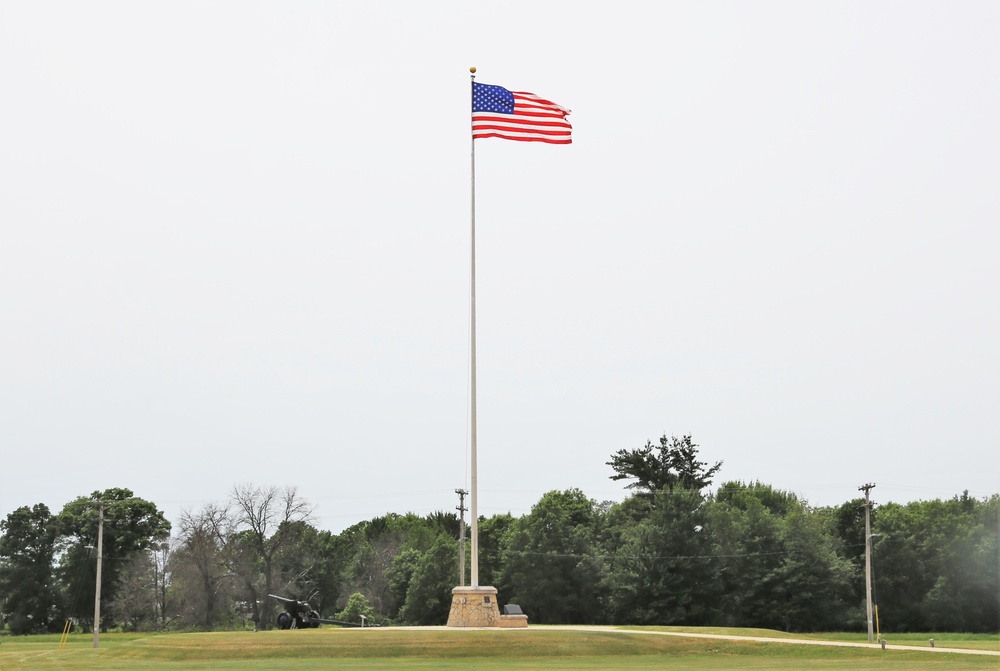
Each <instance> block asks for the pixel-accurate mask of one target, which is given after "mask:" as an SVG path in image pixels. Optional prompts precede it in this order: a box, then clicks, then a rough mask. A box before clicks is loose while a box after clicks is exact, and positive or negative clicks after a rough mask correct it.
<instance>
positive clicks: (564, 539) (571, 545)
mask: <svg viewBox="0 0 1000 671" xmlns="http://www.w3.org/2000/svg"><path fill="white" fill-rule="evenodd" d="M597 517H598V516H597V507H596V504H595V503H594V502H593V501H591V500H590V499H588V498H587V497H586V496H585V495H584V493H583V492H581V491H580V490H579V489H568V490H566V491H563V492H558V491H551V492H548V493H546V494H544V495H543V496H542V498H541V500H539V502H538V503H536V504H535V505H534V506H533V507H532V509H531V513H530V514H528V515H526V516H525V517H523V518H521V519H519V520H517V521H516V522H515V524H514V526H513V529H512V531H511V533H510V534H509V536H508V537H507V546H506V548H505V553H504V556H505V558H506V566H505V578H504V582H505V584H507V585H509V586H510V587H509V589H510V593H509V600H510V601H511V602H514V603H517V604H518V605H520V606H521V608H522V609H524V611H525V612H526V613H528V615H529V617H531V619H532V621H533V622H536V623H539V624H555V623H560V624H581V623H588V622H597V621H600V620H601V619H602V607H603V592H602V584H603V579H604V565H603V560H602V558H601V557H599V556H597V548H596V545H595V540H596V538H597V529H598V519H597Z"/></svg>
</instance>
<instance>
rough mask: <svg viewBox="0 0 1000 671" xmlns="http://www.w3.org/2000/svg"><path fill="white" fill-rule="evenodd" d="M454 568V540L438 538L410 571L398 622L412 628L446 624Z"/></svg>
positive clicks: (456, 552) (456, 558) (453, 580)
mask: <svg viewBox="0 0 1000 671" xmlns="http://www.w3.org/2000/svg"><path fill="white" fill-rule="evenodd" d="M457 565H458V545H457V541H456V539H454V538H449V537H448V536H446V535H444V534H441V535H439V536H438V537H437V540H436V541H435V542H434V545H433V546H432V547H431V548H430V550H428V551H427V552H425V553H423V555H422V556H421V557H420V559H419V561H418V562H417V563H416V566H415V567H414V569H413V573H412V576H411V578H410V581H409V585H408V588H407V590H406V601H405V603H404V604H403V607H402V608H401V609H400V611H399V618H400V620H401V621H402V622H404V623H405V624H414V625H440V624H444V623H445V622H447V621H448V612H449V610H450V608H451V590H452V588H453V587H455V574H456V567H457Z"/></svg>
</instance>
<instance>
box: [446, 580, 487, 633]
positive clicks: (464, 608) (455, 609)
mask: <svg viewBox="0 0 1000 671" xmlns="http://www.w3.org/2000/svg"><path fill="white" fill-rule="evenodd" d="M448 626H449V627H499V626H500V605H499V604H498V603H497V588H496V587H482V586H480V587H456V588H455V589H453V590H451V611H450V612H449V613H448Z"/></svg>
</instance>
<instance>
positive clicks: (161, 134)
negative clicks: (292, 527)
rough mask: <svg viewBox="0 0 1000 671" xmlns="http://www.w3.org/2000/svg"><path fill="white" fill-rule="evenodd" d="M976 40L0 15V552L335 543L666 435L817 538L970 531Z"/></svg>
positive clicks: (414, 7)
mask: <svg viewBox="0 0 1000 671" xmlns="http://www.w3.org/2000/svg"><path fill="white" fill-rule="evenodd" d="M998 25H1000V3H997V2H992V1H987V2H916V1H911V0H907V1H905V2H871V1H869V0H866V1H864V2H842V1H838V2H801V1H797V0H796V1H793V2H684V3H650V2H631V1H625V2H614V3H610V2H588V1H582V0H573V1H568V2H562V1H547V2H536V1H532V2H520V1H517V0H514V1H510V0H508V1H507V2H503V3H484V2H441V1H439V0H428V1H426V2H409V1H407V2H401V1H400V2H360V1H359V2H246V1H243V0H241V1H239V2H178V1H171V2H133V1H126V2H42V1H37V2H36V1H30V2H29V1H15V0H7V1H6V2H3V4H2V5H0V92H2V93H0V95H2V100H3V102H2V103H0V310H2V312H0V315H2V316H0V320H2V322H0V455H2V459H0V516H3V517H6V515H7V514H8V513H9V512H11V511H12V510H14V509H15V508H17V507H19V506H23V505H29V506H30V505H33V504H36V503H45V504H47V505H48V506H49V507H50V508H52V509H53V511H54V512H57V511H58V510H60V509H61V508H62V506H63V505H64V504H65V503H67V502H68V501H70V500H72V499H74V498H75V497H77V496H81V495H87V494H89V493H90V492H92V491H94V490H98V489H105V488H108V487H127V488H130V489H132V490H133V491H134V492H135V493H136V495H137V496H141V497H143V498H146V499H149V500H152V501H154V502H156V503H157V504H158V505H159V506H160V508H161V509H163V510H164V511H165V513H166V515H167V517H168V519H170V520H171V521H172V522H174V523H175V524H176V523H177V522H178V520H179V517H180V513H181V511H182V510H183V509H197V508H199V507H201V506H202V505H204V504H205V503H207V502H211V501H222V500H224V499H225V498H226V496H227V493H228V492H229V490H230V489H231V488H232V486H233V485H234V484H237V483H245V482H253V483H257V484H261V485H272V484H273V485H279V486H284V485H294V486H297V487H298V491H299V493H300V494H301V495H302V496H304V497H306V498H307V499H309V500H310V501H312V502H313V503H315V504H316V506H317V508H316V524H317V526H318V527H320V528H324V529H330V530H333V531H340V530H342V529H343V528H345V527H347V526H349V525H351V524H354V523H356V522H358V521H361V520H364V519H368V518H371V517H373V516H375V515H380V514H385V513H387V512H399V513H405V512H407V511H412V512H416V513H420V514H425V513H428V512H431V511H435V510H453V509H454V507H455V506H456V505H457V504H458V498H457V496H456V495H455V493H454V490H455V489H456V488H460V487H465V488H468V486H469V478H468V458H467V454H468V445H469V442H468V437H467V436H468V398H469V396H468V388H469V387H468V370H469V366H468V356H469V345H468V343H469V335H468V332H469V305H468V303H469V299H468V296H469V247H470V245H469V229H470V226H469V223H470V222H469V220H470V140H469V132H470V131H469V107H470V102H469V71H468V68H469V66H472V65H475V66H477V67H478V69H479V71H478V74H477V81H479V82H482V83H487V84H498V85H501V86H505V87H507V88H510V89H514V90H526V91H532V92H534V93H537V94H538V95H541V96H543V97H546V98H550V99H552V100H554V101H556V102H558V103H560V104H562V105H564V106H566V107H568V108H570V109H572V110H573V114H572V116H571V117H570V119H571V121H572V122H573V126H574V131H573V140H574V143H573V144H572V145H570V146H547V145H538V144H528V143H518V142H508V141H503V140H496V139H490V140H482V141H479V142H478V143H477V145H476V189H477V191H476V202H477V258H478V267H477V275H478V282H477V287H478V290H477V294H478V295H477V310H478V346H479V366H478V376H479V385H478V390H479V499H480V513H481V514H484V515H492V514H495V513H499V512H507V511H510V512H512V513H513V514H515V515H521V514H524V513H527V512H528V511H529V510H530V508H531V506H532V505H533V504H534V503H535V502H537V501H538V499H539V498H540V497H541V495H542V494H543V493H545V492H546V491H549V490H552V489H565V488H569V487H579V488H581V489H582V490H583V491H584V492H585V493H586V494H587V495H588V496H590V497H591V498H594V499H597V500H605V499H611V500H620V499H621V498H623V496H624V490H623V489H622V487H621V483H617V482H612V481H611V480H609V476H610V475H611V470H610V468H609V467H608V466H607V465H606V463H605V462H607V461H608V459H609V457H610V455H611V454H612V453H613V452H615V451H617V450H618V449H621V448H636V447H640V446H642V445H643V444H644V443H645V442H646V441H647V440H654V441H655V440H657V439H658V437H659V436H661V435H663V434H676V435H683V434H688V433H690V434H692V435H693V437H694V440H695V442H696V443H698V444H699V445H700V446H701V454H702V457H703V458H704V459H705V460H706V461H711V462H714V461H719V460H722V461H724V466H723V469H722V471H721V473H720V476H721V477H719V478H717V480H716V484H717V485H718V484H721V483H722V482H723V481H727V480H743V481H753V480H760V481H762V482H765V483H768V484H771V485H773V486H775V487H778V488H781V489H785V490H789V491H792V492H795V493H797V494H799V495H801V496H802V497H804V498H806V499H807V500H808V501H809V502H810V503H811V504H813V505H839V504H840V503H843V502H845V501H847V500H850V499H852V498H855V497H857V496H859V495H860V492H858V487H859V486H860V485H862V484H864V483H866V482H875V483H876V484H877V487H876V489H875V490H874V491H873V493H872V494H873V499H874V500H875V501H877V502H883V503H884V502H887V501H897V502H905V501H910V500H917V499H933V498H950V497H952V496H955V495H957V494H960V493H961V492H962V491H963V490H964V489H968V490H969V491H970V493H971V494H973V495H974V496H977V497H981V496H988V495H990V494H993V493H996V492H998V491H1000V477H998V473H1000V449H998V447H1000V413H998V409H1000V353H998V352H1000V348H998V345H997V343H1000V300H998V288H1000V263H998V251H1000V231H998V223H1000V122H998V119H1000V85H998V82H1000V40H998V39H997V26H998Z"/></svg>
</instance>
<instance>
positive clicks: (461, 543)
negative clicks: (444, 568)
mask: <svg viewBox="0 0 1000 671" xmlns="http://www.w3.org/2000/svg"><path fill="white" fill-rule="evenodd" d="M455 493H456V494H458V508H456V510H458V584H459V586H461V587H465V497H466V495H467V494H468V493H469V492H467V491H465V490H464V489H456V490H455Z"/></svg>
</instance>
